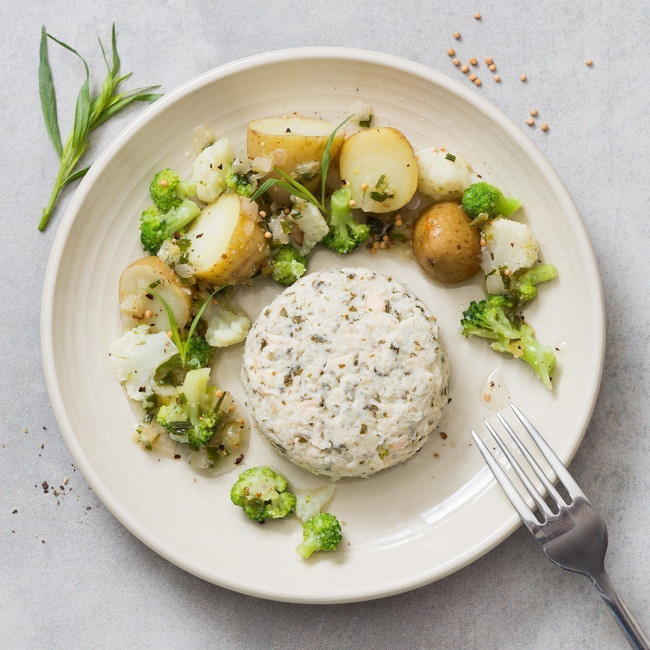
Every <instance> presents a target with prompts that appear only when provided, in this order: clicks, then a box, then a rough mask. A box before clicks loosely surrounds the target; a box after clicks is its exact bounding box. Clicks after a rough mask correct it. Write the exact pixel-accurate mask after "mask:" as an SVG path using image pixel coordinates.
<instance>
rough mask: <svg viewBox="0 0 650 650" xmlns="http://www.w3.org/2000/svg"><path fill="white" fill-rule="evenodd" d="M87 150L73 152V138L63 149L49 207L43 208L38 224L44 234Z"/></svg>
mask: <svg viewBox="0 0 650 650" xmlns="http://www.w3.org/2000/svg"><path fill="white" fill-rule="evenodd" d="M85 150H86V146H85V145H84V146H83V147H80V149H79V150H78V151H73V150H72V138H71V137H70V138H68V141H67V142H66V143H65V148H64V149H63V156H61V164H60V165H59V172H58V174H57V176H56V180H55V181H54V187H53V188H52V194H51V195H50V200H49V201H48V202H47V205H46V206H45V207H44V208H43V216H42V217H41V221H40V222H39V224H38V229H39V230H40V231H41V232H43V231H44V230H45V228H47V224H48V223H49V221H50V217H51V216H52V212H53V211H54V206H55V205H56V202H57V200H58V198H59V195H60V194H61V190H62V189H63V188H64V186H65V184H66V181H67V179H68V177H69V176H70V174H72V173H73V172H74V168H75V167H76V165H77V163H78V162H79V159H80V158H81V156H82V155H83V153H84V152H85Z"/></svg>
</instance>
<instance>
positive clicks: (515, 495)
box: [472, 430, 538, 529]
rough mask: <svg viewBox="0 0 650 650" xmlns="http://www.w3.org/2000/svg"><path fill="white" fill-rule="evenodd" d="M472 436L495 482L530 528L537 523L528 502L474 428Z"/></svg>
mask: <svg viewBox="0 0 650 650" xmlns="http://www.w3.org/2000/svg"><path fill="white" fill-rule="evenodd" d="M472 437H473V438H474V442H476V446H477V447H478V450H479V451H480V452H481V455H482V456H483V458H484V459H485V462H486V463H487V466H488V467H489V468H490V470H491V471H492V474H494V478H495V479H496V480H497V483H498V484H499V485H500V486H501V488H502V489H503V491H504V492H505V493H506V496H507V497H508V499H510V502H511V503H512V505H513V506H514V507H515V509H516V510H517V512H518V513H519V516H520V517H521V519H522V520H523V522H524V523H525V524H526V526H527V527H528V528H529V529H530V527H531V526H532V525H533V524H536V523H538V521H537V519H536V517H535V515H534V514H533V511H532V510H531V509H530V508H529V507H528V504H527V503H526V502H525V501H524V499H523V498H522V496H521V494H519V491H518V490H517V488H516V487H515V486H514V485H513V484H512V481H511V480H510V479H509V478H508V476H507V474H506V473H505V472H504V471H503V469H502V468H501V466H500V465H499V463H497V461H496V459H495V458H494V456H492V454H491V453H490V451H489V450H488V448H487V447H486V446H485V444H484V443H483V441H482V440H481V439H480V438H479V437H478V436H477V435H476V432H475V431H474V430H472Z"/></svg>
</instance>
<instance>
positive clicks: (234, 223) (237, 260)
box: [185, 194, 269, 286]
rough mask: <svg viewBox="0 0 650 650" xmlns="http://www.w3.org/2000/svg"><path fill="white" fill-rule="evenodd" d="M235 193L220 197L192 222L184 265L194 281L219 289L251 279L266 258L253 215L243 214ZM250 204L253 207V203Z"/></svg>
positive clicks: (261, 232) (260, 233)
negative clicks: (188, 264)
mask: <svg viewBox="0 0 650 650" xmlns="http://www.w3.org/2000/svg"><path fill="white" fill-rule="evenodd" d="M242 200H247V199H242V197H240V196H239V195H237V194H222V195H221V196H220V197H219V198H218V199H217V200H216V201H215V202H214V203H211V204H210V205H207V206H206V207H205V208H203V210H201V214H200V215H199V216H198V217H197V218H196V219H195V220H194V221H193V222H192V225H191V226H190V228H189V230H188V231H187V233H186V235H185V236H186V237H187V238H188V239H189V240H190V242H191V243H190V246H189V248H188V251H187V252H188V262H189V263H190V264H191V265H192V266H193V267H194V270H195V275H196V277H197V278H200V279H202V280H207V281H208V282H212V283H213V284H216V285H219V286H225V285H227V284H237V283H238V282H244V281H246V280H248V279H249V278H250V277H252V276H253V275H254V274H255V273H256V272H257V271H258V270H259V269H260V266H261V264H262V262H263V261H264V260H265V259H266V258H267V257H268V255H269V246H268V243H267V240H266V238H265V237H264V231H263V230H262V229H261V228H260V226H259V225H258V223H257V217H256V214H252V213H251V212H250V211H248V212H245V211H244V209H243V207H242ZM253 205H254V204H253Z"/></svg>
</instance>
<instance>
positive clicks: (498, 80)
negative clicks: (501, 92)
mask: <svg viewBox="0 0 650 650" xmlns="http://www.w3.org/2000/svg"><path fill="white" fill-rule="evenodd" d="M494 81H496V82H497V83H499V82H500V81H501V77H500V75H498V74H495V75H494Z"/></svg>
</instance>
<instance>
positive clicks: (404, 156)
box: [339, 127, 418, 213]
mask: <svg viewBox="0 0 650 650" xmlns="http://www.w3.org/2000/svg"><path fill="white" fill-rule="evenodd" d="M339 169H340V173H341V182H342V183H343V184H344V185H345V187H348V188H350V189H351V190H352V198H353V200H354V201H356V207H357V208H361V209H362V210H363V211H364V212H377V213H379V212H392V211H393V210H399V209H400V208H401V207H403V206H405V205H406V204H407V203H408V202H409V201H410V200H411V198H412V197H413V194H415V190H416V189H417V186H418V163H417V160H416V158H415V154H414V152H413V147H412V146H411V143H410V142H409V141H408V140H407V139H406V137H405V136H404V134H403V133H402V132H401V131H398V130H397V129H393V128H391V127H379V128H376V129H366V130H364V131H359V132H358V133H355V134H354V135H352V136H350V137H349V138H347V140H345V142H344V143H343V146H342V147H341V154H340V158H339Z"/></svg>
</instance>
